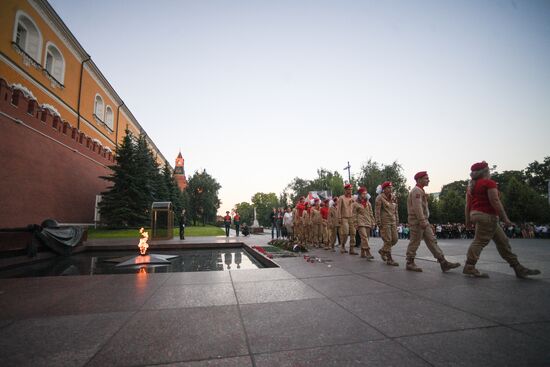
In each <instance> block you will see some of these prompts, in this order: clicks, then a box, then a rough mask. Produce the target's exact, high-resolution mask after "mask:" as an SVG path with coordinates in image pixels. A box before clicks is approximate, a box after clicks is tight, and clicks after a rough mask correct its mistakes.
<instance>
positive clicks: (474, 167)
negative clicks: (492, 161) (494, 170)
mask: <svg viewBox="0 0 550 367" xmlns="http://www.w3.org/2000/svg"><path fill="white" fill-rule="evenodd" d="M487 167H489V164H488V163H487V162H485V161H483V162H477V163H474V164H472V167H470V171H472V172H475V171H479V170H482V169H484V168H487Z"/></svg>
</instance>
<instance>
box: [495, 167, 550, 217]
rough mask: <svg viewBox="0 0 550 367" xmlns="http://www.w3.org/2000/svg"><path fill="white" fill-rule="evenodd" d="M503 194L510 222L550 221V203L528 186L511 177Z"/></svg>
mask: <svg viewBox="0 0 550 367" xmlns="http://www.w3.org/2000/svg"><path fill="white" fill-rule="evenodd" d="M501 194H502V196H503V198H502V201H503V204H504V206H505V208H506V213H507V214H508V217H510V220H512V221H514V222H517V223H524V222H536V223H547V222H548V221H550V207H549V205H548V201H547V200H546V198H544V197H543V196H542V195H540V194H539V193H538V192H537V191H536V190H535V189H534V188H532V187H531V186H529V185H528V184H526V183H524V182H521V181H519V180H517V179H516V178H515V177H511V178H510V180H509V181H508V182H507V183H506V189H505V190H504V191H503V192H501Z"/></svg>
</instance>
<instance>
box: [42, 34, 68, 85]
mask: <svg viewBox="0 0 550 367" xmlns="http://www.w3.org/2000/svg"><path fill="white" fill-rule="evenodd" d="M44 64H45V65H44V66H45V67H44V68H45V69H46V71H47V72H48V73H49V74H50V75H51V76H52V77H54V78H55V79H56V80H57V81H58V82H59V83H61V84H63V79H64V78H65V59H64V58H63V55H62V54H61V52H60V51H59V49H58V48H57V47H55V45H54V44H53V43H51V42H48V43H47V46H46V60H45V62H44Z"/></svg>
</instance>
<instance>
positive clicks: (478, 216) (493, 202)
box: [462, 161, 540, 278]
mask: <svg viewBox="0 0 550 367" xmlns="http://www.w3.org/2000/svg"><path fill="white" fill-rule="evenodd" d="M470 171H471V172H470V178H471V180H470V183H469V184H468V189H467V192H466V208H465V213H464V214H465V217H466V226H467V227H469V226H470V225H471V224H473V225H475V236H474V240H473V242H472V244H471V245H470V247H469V248H468V254H467V257H466V265H465V266H464V269H463V271H462V272H463V273H464V274H466V275H469V276H473V277H478V278H488V277H489V275H488V274H486V273H481V272H480V271H479V270H477V269H476V267H475V265H476V263H477V261H478V260H479V256H480V255H481V251H482V250H483V248H484V247H485V246H487V244H488V243H489V241H491V240H493V241H494V242H495V244H496V246H497V250H498V253H499V254H500V256H501V257H502V258H503V259H504V260H506V262H508V264H510V266H511V267H512V268H513V269H514V272H515V273H516V276H517V277H518V278H527V277H528V276H531V275H538V274H540V271H539V270H537V269H529V268H526V267H524V266H523V265H521V264H520V263H519V260H518V257H517V256H516V255H515V254H514V253H513V252H512V248H511V246H510V240H509V239H508V237H507V236H506V234H505V233H504V230H503V229H502V227H501V226H500V225H499V220H502V221H503V222H504V225H505V226H507V227H510V226H512V225H513V223H512V222H511V221H510V219H509V218H508V215H507V214H506V211H505V210H504V206H503V205H502V203H501V201H500V198H499V192H498V188H497V183H496V182H495V181H493V180H491V173H490V171H489V165H488V164H487V162H485V161H483V162H478V163H474V164H473V165H472V167H470Z"/></svg>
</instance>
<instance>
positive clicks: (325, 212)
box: [319, 199, 330, 250]
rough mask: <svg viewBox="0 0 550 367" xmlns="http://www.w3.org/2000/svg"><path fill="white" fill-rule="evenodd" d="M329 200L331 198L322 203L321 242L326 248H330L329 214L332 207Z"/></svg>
mask: <svg viewBox="0 0 550 367" xmlns="http://www.w3.org/2000/svg"><path fill="white" fill-rule="evenodd" d="M329 202H330V200H329V199H325V200H324V201H323V202H322V203H321V210H320V212H321V235H320V237H319V238H320V240H321V243H322V244H323V245H324V246H323V247H324V248H325V250H327V249H328V217H329V214H330V209H329V207H328V205H329Z"/></svg>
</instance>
